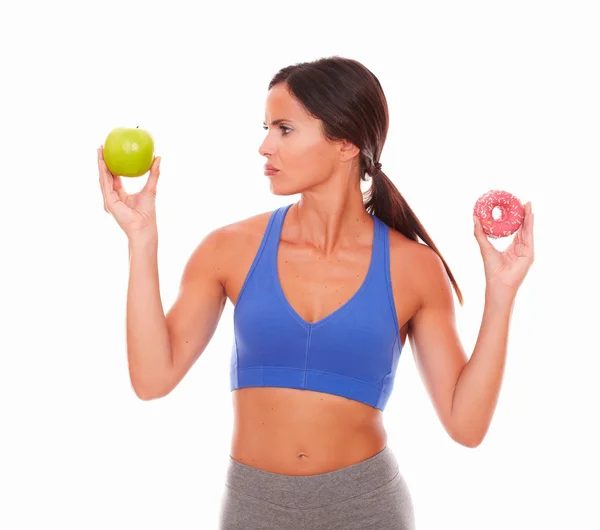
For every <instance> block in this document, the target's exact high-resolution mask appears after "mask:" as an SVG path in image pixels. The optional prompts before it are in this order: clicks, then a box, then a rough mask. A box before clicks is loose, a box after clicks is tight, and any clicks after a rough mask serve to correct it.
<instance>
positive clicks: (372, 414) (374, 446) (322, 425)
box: [230, 387, 387, 475]
mask: <svg viewBox="0 0 600 530" xmlns="http://www.w3.org/2000/svg"><path fill="white" fill-rule="evenodd" d="M232 399H233V405H234V407H233V408H234V426H233V436H232V443H231V450H230V454H231V458H233V459H234V460H236V461H238V462H241V463H242V464H246V465H248V466H252V467H255V468H258V469H261V470H264V471H269V472H271V473H279V474H284V475H316V474H319V473H327V472H330V471H335V470H337V469H341V468H343V467H347V466H349V465H352V464H355V463H358V462H361V461H363V460H366V459H368V458H370V457H372V456H374V455H375V454H377V453H378V452H380V451H381V450H382V449H383V448H384V447H385V445H386V443H387V434H386V432H385V429H384V427H383V414H382V411H381V410H379V409H377V408H374V407H371V406H369V405H366V404H364V403H361V402H359V401H354V400H350V399H347V398H344V397H341V396H337V395H333V394H326V393H322V392H314V391H311V390H299V389H293V388H278V387H251V388H241V389H237V390H234V391H233V392H232Z"/></svg>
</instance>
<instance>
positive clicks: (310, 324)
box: [273, 204, 377, 328]
mask: <svg viewBox="0 0 600 530" xmlns="http://www.w3.org/2000/svg"><path fill="white" fill-rule="evenodd" d="M292 206H293V204H290V205H289V206H287V207H286V208H285V210H284V211H283V213H282V215H281V219H280V220H279V223H278V230H277V233H276V234H274V236H275V252H274V253H273V254H274V258H273V259H274V264H273V267H274V269H275V274H274V277H275V289H276V290H277V293H278V294H279V297H280V298H281V300H282V302H283V303H284V305H285V306H286V307H287V308H288V310H289V311H290V313H291V314H292V315H293V316H294V318H296V320H298V321H299V322H300V323H301V324H302V325H303V326H305V327H308V328H313V327H315V326H320V325H322V324H325V323H326V322H328V321H329V320H331V319H332V318H333V317H334V316H337V315H338V314H339V313H341V312H342V311H343V310H345V309H347V308H348V307H349V306H350V305H351V304H352V302H354V300H355V299H356V298H358V297H359V295H360V294H361V293H362V292H363V291H364V289H365V288H366V286H367V284H368V283H369V280H370V279H371V275H372V273H373V268H374V264H375V245H376V244H377V219H376V218H375V216H373V215H372V216H371V217H372V219H373V244H372V247H371V261H370V262H369V268H368V269H367V274H366V276H365V278H364V280H363V282H362V284H361V285H360V287H359V288H358V290H357V291H356V292H355V293H354V294H353V295H352V296H351V297H350V298H349V299H348V300H347V301H346V302H345V303H344V304H342V305H341V306H340V307H338V308H337V309H334V310H333V312H331V313H329V314H328V315H326V316H324V317H323V318H321V319H319V320H317V321H315V322H309V321H308V320H305V319H304V318H303V317H302V316H300V314H299V313H298V312H297V311H296V310H295V309H294V308H293V306H292V304H290V302H289V301H288V299H287V297H286V296H285V293H284V292H283V287H282V286H281V281H280V279H279V268H278V267H277V257H278V254H279V243H280V241H281V233H282V232H283V223H284V221H285V218H286V216H287V213H288V212H289V210H290V208H291V207H292Z"/></svg>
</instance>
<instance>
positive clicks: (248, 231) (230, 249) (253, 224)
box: [189, 211, 274, 284]
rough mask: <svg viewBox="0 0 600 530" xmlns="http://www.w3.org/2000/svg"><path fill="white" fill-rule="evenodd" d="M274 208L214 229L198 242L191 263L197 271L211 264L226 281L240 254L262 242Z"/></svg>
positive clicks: (190, 265) (214, 270) (190, 259)
mask: <svg viewBox="0 0 600 530" xmlns="http://www.w3.org/2000/svg"><path fill="white" fill-rule="evenodd" d="M273 212H274V211H268V212H261V213H258V214H255V215H253V216H251V217H247V218H244V219H240V220H238V221H235V222H233V223H229V224H227V225H223V226H220V227H218V228H215V229H213V230H211V231H210V232H208V233H207V234H206V235H205V236H204V237H203V238H202V239H201V240H200V241H199V243H198V244H197V245H196V248H195V249H194V251H193V252H192V255H191V256H190V258H189V267H190V268H191V269H192V270H194V269H197V270H198V272H200V271H203V270H205V269H206V268H207V267H210V268H211V269H212V270H213V272H214V273H215V274H216V275H217V276H218V277H219V279H220V280H221V283H223V284H224V283H225V281H226V278H227V277H228V276H229V272H230V268H231V267H232V266H235V264H236V263H237V262H238V261H239V259H240V257H241V256H243V255H245V254H246V251H248V250H251V249H254V248H255V247H257V246H258V245H260V241H261V239H262V237H263V235H264V232H265V230H266V228H267V225H268V223H269V219H270V217H271V215H272V214H273Z"/></svg>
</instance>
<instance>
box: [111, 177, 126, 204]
mask: <svg viewBox="0 0 600 530" xmlns="http://www.w3.org/2000/svg"><path fill="white" fill-rule="evenodd" d="M113 190H115V191H116V192H117V195H118V196H119V199H120V200H121V201H123V202H125V200H126V199H127V192H126V191H125V188H123V182H122V181H121V177H120V176H119V175H113Z"/></svg>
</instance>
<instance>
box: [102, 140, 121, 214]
mask: <svg viewBox="0 0 600 530" xmlns="http://www.w3.org/2000/svg"><path fill="white" fill-rule="evenodd" d="M98 151H99V154H98V156H99V163H100V168H101V171H102V172H103V178H105V179H106V182H107V184H108V191H109V192H110V191H111V190H114V191H115V192H116V193H117V196H118V198H119V200H121V201H123V202H125V200H126V199H127V193H126V191H125V189H124V188H123V183H122V182H121V177H120V176H119V175H114V174H113V173H111V171H110V170H109V169H108V166H107V165H106V162H105V161H104V151H103V149H102V147H101V148H100V149H99V150H98ZM105 189H106V188H105ZM104 209H105V210H106V211H107V212H108V211H109V210H108V208H107V206H106V196H105V208H104Z"/></svg>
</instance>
